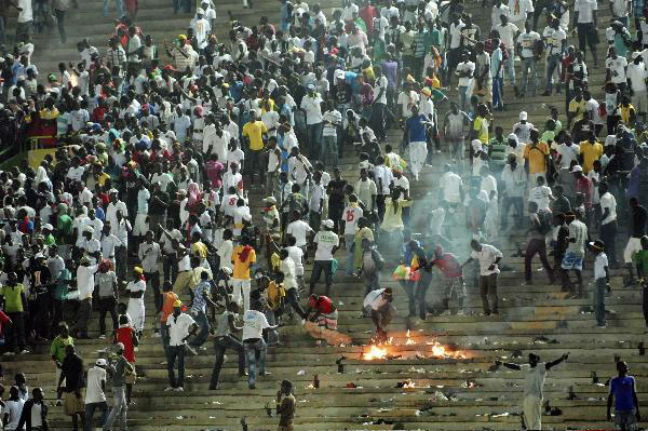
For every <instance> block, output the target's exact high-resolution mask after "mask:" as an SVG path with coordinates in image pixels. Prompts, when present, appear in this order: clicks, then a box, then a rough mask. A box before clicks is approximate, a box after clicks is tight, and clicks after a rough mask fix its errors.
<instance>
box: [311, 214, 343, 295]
mask: <svg viewBox="0 0 648 431" xmlns="http://www.w3.org/2000/svg"><path fill="white" fill-rule="evenodd" d="M334 229H335V223H333V220H331V219H327V220H324V221H323V222H322V229H320V231H319V232H317V233H316V234H315V238H314V239H313V242H314V243H315V244H317V249H316V250H315V259H314V262H313V271H312V272H311V279H310V292H309V295H312V294H313V293H314V291H315V284H317V282H318V281H319V279H320V276H321V275H322V271H323V272H324V276H325V279H326V293H325V295H326V296H329V292H330V290H331V284H332V283H333V267H332V266H333V255H334V254H335V252H336V251H337V249H338V247H339V246H340V240H339V238H338V236H337V234H336V233H335V232H334V231H333V230H334ZM351 260H353V256H351Z"/></svg>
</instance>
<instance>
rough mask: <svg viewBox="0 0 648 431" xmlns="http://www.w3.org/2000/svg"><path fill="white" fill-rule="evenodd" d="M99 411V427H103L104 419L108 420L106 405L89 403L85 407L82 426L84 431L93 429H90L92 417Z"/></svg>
mask: <svg viewBox="0 0 648 431" xmlns="http://www.w3.org/2000/svg"><path fill="white" fill-rule="evenodd" d="M97 409H99V410H101V419H99V424H100V426H104V424H105V423H106V419H107V418H108V403H106V402H105V401H104V402H101V403H89V404H86V405H85V425H84V426H83V429H84V431H90V430H91V429H94V428H93V427H92V417H93V416H94V412H95V410H97Z"/></svg>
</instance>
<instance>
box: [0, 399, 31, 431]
mask: <svg viewBox="0 0 648 431" xmlns="http://www.w3.org/2000/svg"><path fill="white" fill-rule="evenodd" d="M24 405H25V401H23V400H22V399H19V400H18V401H5V406H4V408H3V409H2V413H3V416H4V415H9V419H8V420H7V423H6V424H4V425H5V429H8V430H15V429H16V428H17V427H18V422H20V415H22V410H23V406H24Z"/></svg>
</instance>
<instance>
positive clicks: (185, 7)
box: [173, 0, 191, 13]
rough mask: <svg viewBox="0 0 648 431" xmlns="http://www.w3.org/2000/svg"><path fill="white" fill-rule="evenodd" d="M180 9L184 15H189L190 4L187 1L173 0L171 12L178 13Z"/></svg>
mask: <svg viewBox="0 0 648 431" xmlns="http://www.w3.org/2000/svg"><path fill="white" fill-rule="evenodd" d="M180 8H182V11H183V12H184V13H189V12H191V3H190V1H189V0H173V12H174V13H178V11H179V10H180Z"/></svg>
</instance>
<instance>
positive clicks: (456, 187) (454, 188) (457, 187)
mask: <svg viewBox="0 0 648 431" xmlns="http://www.w3.org/2000/svg"><path fill="white" fill-rule="evenodd" d="M462 185H463V181H462V180H461V177H460V176H459V175H457V174H455V173H454V172H446V173H445V174H443V175H442V176H441V179H440V180H439V188H440V189H441V190H443V199H444V200H445V201H446V202H449V203H455V204H458V203H461V187H462Z"/></svg>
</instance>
